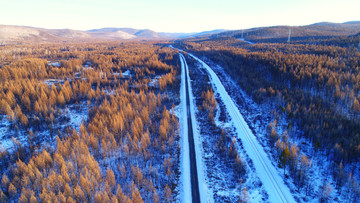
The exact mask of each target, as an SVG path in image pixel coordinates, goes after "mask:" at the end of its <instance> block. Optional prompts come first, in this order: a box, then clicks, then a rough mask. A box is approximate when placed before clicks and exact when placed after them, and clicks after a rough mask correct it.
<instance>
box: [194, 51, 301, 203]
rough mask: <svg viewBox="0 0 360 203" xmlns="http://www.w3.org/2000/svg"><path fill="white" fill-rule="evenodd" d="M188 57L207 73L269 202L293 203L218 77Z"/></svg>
mask: <svg viewBox="0 0 360 203" xmlns="http://www.w3.org/2000/svg"><path fill="white" fill-rule="evenodd" d="M189 56H191V57H192V58H194V59H195V60H196V61H198V62H199V63H200V64H201V65H202V66H203V67H204V68H205V69H206V71H207V72H208V74H209V76H210V81H211V83H212V86H213V88H214V89H216V90H217V92H218V93H219V95H220V98H221V99H222V100H223V102H224V104H225V107H226V109H227V111H228V113H229V115H230V117H231V120H232V122H233V123H234V126H235V129H236V133H237V136H238V138H240V139H241V141H242V143H243V145H244V149H245V150H246V153H247V154H248V155H249V157H250V158H251V160H252V161H253V163H254V166H255V170H256V173H257V175H258V176H259V178H260V180H261V182H262V183H263V185H264V188H265V190H266V191H267V193H268V194H269V201H271V202H295V199H294V198H293V196H292V195H291V193H290V190H289V188H288V187H287V186H286V185H285V183H284V181H283V180H282V178H281V177H280V175H279V174H278V172H277V171H276V169H275V167H274V166H273V165H272V163H271V161H270V159H269V158H268V156H267V154H266V153H265V151H264V149H263V147H262V146H261V145H260V144H259V143H258V141H257V139H256V137H255V136H254V135H253V133H252V132H251V130H250V128H249V126H248V125H247V123H246V122H245V120H244V118H243V117H242V115H241V113H240V112H239V109H238V108H237V107H236V105H235V103H234V102H233V101H232V99H231V97H230V96H229V94H228V93H227V91H226V90H225V88H224V86H223V84H222V83H221V81H220V79H219V77H218V76H217V75H216V74H215V72H214V71H213V70H212V69H211V68H210V67H209V66H208V65H207V64H206V63H204V62H203V61H202V60H200V59H199V58H197V57H195V56H194V55H192V54H189Z"/></svg>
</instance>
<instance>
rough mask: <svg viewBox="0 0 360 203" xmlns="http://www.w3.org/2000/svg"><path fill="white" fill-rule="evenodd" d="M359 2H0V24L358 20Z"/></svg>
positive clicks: (236, 24) (160, 27)
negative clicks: (0, 8) (0, 7)
mask: <svg viewBox="0 0 360 203" xmlns="http://www.w3.org/2000/svg"><path fill="white" fill-rule="evenodd" d="M359 6H360V2H359V1H355V0H345V1H334V0H330V1H324V0H317V1H310V0H305V1H301V2H289V1H285V0H275V1H271V2H269V1H265V0H257V1H245V0H240V1H237V0H224V1H221V2H218V1H215V0H207V1H205V0H197V1H190V0H185V1H165V2H164V1H160V0H152V1H149V0H147V1H145V0H134V1H131V2H129V1H115V0H106V1H101V2H98V1H95V0H88V1H85V0H78V1H76V2H73V1H70V0H64V1H55V0H52V1H45V0H34V1H25V0H13V1H6V2H3V3H2V12H1V13H0V24H4V25H19V26H30V27H41V28H48V29H74V30H90V29H99V28H106V27H116V28H126V27H129V28H137V29H150V30H154V31H156V32H171V33H190V32H202V31H209V30H214V29H227V30H238V29H247V28H253V27H263V26H276V25H289V26H301V25H308V24H313V23H317V22H334V23H342V22H347V21H356V20H360V15H359V14H358V11H357V8H358V7H359Z"/></svg>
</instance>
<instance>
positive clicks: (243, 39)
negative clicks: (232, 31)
mask: <svg viewBox="0 0 360 203" xmlns="http://www.w3.org/2000/svg"><path fill="white" fill-rule="evenodd" d="M238 40H240V41H243V42H246V43H248V44H254V42H250V41H247V40H245V38H238Z"/></svg>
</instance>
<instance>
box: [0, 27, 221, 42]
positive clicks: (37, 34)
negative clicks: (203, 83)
mask: <svg viewBox="0 0 360 203" xmlns="http://www.w3.org/2000/svg"><path fill="white" fill-rule="evenodd" d="M223 31H225V30H213V31H207V32H200V33H164V32H162V33H158V32H155V31H152V30H149V29H134V28H101V29H93V30H87V31H80V30H71V29H45V28H35V27H27V26H14V25H0V45H6V44H31V43H48V42H86V41H96V40H163V39H177V38H185V37H197V36H203V35H209V34H213V33H219V32H223Z"/></svg>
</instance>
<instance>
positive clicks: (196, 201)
mask: <svg viewBox="0 0 360 203" xmlns="http://www.w3.org/2000/svg"><path fill="white" fill-rule="evenodd" d="M179 56H180V61H181V72H182V77H181V80H182V87H185V94H184V92H183V91H184V90H183V89H182V92H181V93H182V94H181V99H182V100H184V99H185V104H186V105H185V106H184V105H183V111H186V113H185V112H184V114H183V115H184V117H185V119H186V121H184V122H183V124H184V126H183V129H184V131H186V129H187V132H184V135H185V136H186V134H187V137H186V138H184V141H185V142H186V140H188V143H183V144H184V145H188V147H184V148H186V150H184V152H185V153H184V155H185V156H186V155H187V154H188V155H189V157H184V159H190V163H187V162H188V161H187V160H184V162H185V163H187V164H190V183H191V199H192V202H193V203H200V202H201V201H200V199H201V197H200V191H199V178H198V172H197V169H198V168H197V164H196V150H195V143H194V132H193V122H192V115H191V111H192V109H191V106H190V93H189V92H190V90H189V86H190V79H188V77H189V72H188V71H189V70H188V66H187V63H186V60H185V57H184V56H183V55H182V54H181V53H180V54H179ZM183 82H185V85H184V84H183ZM184 97H185V98H184ZM182 102H184V101H182ZM184 107H185V109H184ZM187 164H184V165H185V167H184V170H186V172H184V173H185V174H188V173H189V172H188V168H186V167H187V166H186V165H187ZM186 178H189V177H184V179H186ZM188 185H189V183H187V180H184V190H188V189H189V188H186V187H188ZM184 193H185V194H184V196H185V197H184V202H186V201H189V199H190V197H189V194H188V191H184Z"/></svg>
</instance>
